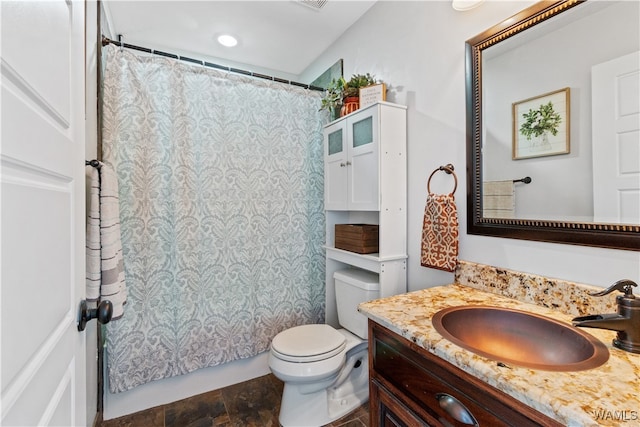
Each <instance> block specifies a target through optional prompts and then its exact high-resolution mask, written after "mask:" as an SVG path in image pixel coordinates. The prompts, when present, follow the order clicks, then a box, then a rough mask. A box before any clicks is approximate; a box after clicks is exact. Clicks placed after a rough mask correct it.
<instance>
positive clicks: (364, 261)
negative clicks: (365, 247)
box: [323, 246, 408, 274]
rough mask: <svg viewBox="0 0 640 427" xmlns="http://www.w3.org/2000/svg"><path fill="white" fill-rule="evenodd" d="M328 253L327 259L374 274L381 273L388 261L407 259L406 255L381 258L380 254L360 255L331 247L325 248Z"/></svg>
mask: <svg viewBox="0 0 640 427" xmlns="http://www.w3.org/2000/svg"><path fill="white" fill-rule="evenodd" d="M323 248H324V249H325V250H326V251H327V258H328V259H332V260H335V261H340V262H343V263H345V264H349V265H353V266H354V267H358V268H362V269H364V270H369V271H373V272H374V273H378V274H379V273H380V264H381V263H383V262H387V261H397V260H403V259H407V258H408V256H407V255H406V254H399V255H392V256H385V257H380V254H378V253H373V254H358V253H355V252H350V251H345V250H344V249H337V248H334V247H331V246H323Z"/></svg>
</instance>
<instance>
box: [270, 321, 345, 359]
mask: <svg viewBox="0 0 640 427" xmlns="http://www.w3.org/2000/svg"><path fill="white" fill-rule="evenodd" d="M346 341H347V340H346V338H345V336H344V335H342V334H341V333H340V332H338V331H336V330H335V329H334V328H332V327H331V326H329V325H324V324H322V325H302V326H295V327H293V328H290V329H287V330H285V331H282V332H280V333H279V334H278V335H276V336H275V337H274V338H273V341H271V349H272V350H273V351H274V352H275V353H276V354H277V355H278V357H279V358H281V359H283V360H289V361H297V362H314V361H318V360H323V359H327V358H329V357H332V356H334V355H336V354H338V353H340V352H341V351H342V350H344V348H345V346H346Z"/></svg>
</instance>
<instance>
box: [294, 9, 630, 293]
mask: <svg viewBox="0 0 640 427" xmlns="http://www.w3.org/2000/svg"><path fill="white" fill-rule="evenodd" d="M533 3H534V2H533V1H514V2H509V1H487V2H485V3H484V4H482V5H481V6H480V7H478V8H477V9H474V10H471V11H468V12H456V11H454V10H453V9H452V8H451V2H449V1H415V2H414V1H410V2H396V1H379V2H378V3H377V4H376V5H375V6H373V8H372V9H371V10H369V12H368V13H367V14H366V15H365V16H364V17H363V18H362V19H361V20H360V21H358V22H357V23H356V24H355V25H354V26H352V27H351V28H350V29H349V30H348V31H347V32H346V33H345V34H343V35H342V36H341V37H340V39H339V40H338V41H337V42H336V43H335V44H334V45H333V46H331V47H330V48H329V49H328V50H327V51H326V52H325V53H323V54H322V55H321V56H320V57H319V58H318V60H317V61H315V62H314V64H312V65H311V66H310V67H309V68H308V69H307V70H305V72H304V73H303V75H302V76H301V78H300V81H311V80H313V79H314V78H315V77H316V76H317V75H319V74H320V73H321V72H322V71H324V70H325V69H326V68H328V67H329V66H330V65H331V64H333V63H334V62H335V61H336V60H338V59H340V58H343V59H344V74H345V76H346V77H347V78H348V77H350V76H351V75H352V74H354V73H366V72H370V73H372V74H374V75H375V76H376V77H377V78H379V79H382V80H383V81H384V82H385V83H387V84H388V85H389V86H391V90H390V91H389V94H388V100H389V101H392V102H397V103H400V104H405V105H407V106H408V107H409V109H408V141H409V142H408V144H409V146H408V159H409V164H408V170H409V182H408V208H409V212H408V215H409V218H408V231H409V237H408V244H409V248H408V252H409V271H408V275H409V290H417V289H422V288H425V287H431V286H435V285H439V284H443V283H449V282H451V281H452V279H453V276H452V275H451V274H449V273H444V272H441V271H437V270H432V269H427V268H423V267H421V266H420V262H419V255H420V236H421V227H422V215H423V210H424V202H425V198H426V180H427V178H428V176H429V174H430V173H431V172H432V171H433V170H434V169H435V168H437V167H438V166H440V165H444V164H447V163H452V164H453V165H454V166H455V168H456V172H457V174H458V190H457V192H456V201H457V203H458V214H459V220H460V258H461V259H464V260H467V261H473V262H479V263H485V264H490V265H494V266H499V267H504V268H510V269H514V270H518V271H524V272H529V273H535V274H541V275H546V276H549V277H554V278H559V279H565V280H571V281H576V282H581V283H586V284H592V285H595V286H601V287H604V286H608V285H609V284H611V283H612V282H614V281H615V280H617V279H620V278H623V277H628V278H630V279H632V280H636V281H637V280H639V279H640V271H639V269H640V254H639V253H638V252H633V251H619V250H611V249H599V248H589V247H582V246H570V245H560V244H550V243H539V242H529V241H519V240H512V239H501V238H495V237H483V236H471V235H467V234H466V183H465V166H466V158H465V86H464V78H465V74H464V73H465V70H464V67H465V63H464V62H465V50H464V44H465V41H466V40H467V39H469V38H471V37H473V36H475V35H477V34H479V33H480V32H482V31H484V30H485V29H487V28H489V27H490V26H492V25H494V24H496V23H498V22H500V21H502V20H503V19H506V18H508V17H509V16H511V15H513V14H515V13H516V12H519V11H520V10H522V9H524V8H526V7H528V6H530V5H531V4H533ZM567 59H568V60H570V57H569V56H568V58H567ZM442 175H444V174H442ZM436 176H438V175H436ZM450 185H451V183H450V181H447V178H446V177H444V178H443V179H442V180H441V182H436V181H435V177H434V180H433V181H432V191H434V192H439V191H442V192H445V191H449V188H450V187H449V186H450Z"/></svg>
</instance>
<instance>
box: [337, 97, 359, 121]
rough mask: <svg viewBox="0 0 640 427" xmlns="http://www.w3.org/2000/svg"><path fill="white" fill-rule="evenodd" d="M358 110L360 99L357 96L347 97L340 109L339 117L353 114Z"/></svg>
mask: <svg viewBox="0 0 640 427" xmlns="http://www.w3.org/2000/svg"><path fill="white" fill-rule="evenodd" d="M358 108H360V98H359V97H357V96H348V97H346V98H345V99H344V101H343V105H342V109H341V110H340V117H342V116H346V115H347V114H349V113H353V112H354V111H356V110H357V109H358Z"/></svg>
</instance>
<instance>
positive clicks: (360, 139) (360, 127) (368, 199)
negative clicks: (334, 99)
mask: <svg viewBox="0 0 640 427" xmlns="http://www.w3.org/2000/svg"><path fill="white" fill-rule="evenodd" d="M349 130H350V137H349V142H350V145H349V154H348V161H349V163H350V164H349V196H348V197H349V206H350V209H353V210H363V211H375V210H378V209H379V207H380V197H379V191H378V190H379V185H378V176H379V174H378V157H379V154H378V146H379V144H378V109H377V108H369V109H367V110H365V111H363V112H362V114H361V115H358V116H355V117H353V119H352V120H350V122H349Z"/></svg>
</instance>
